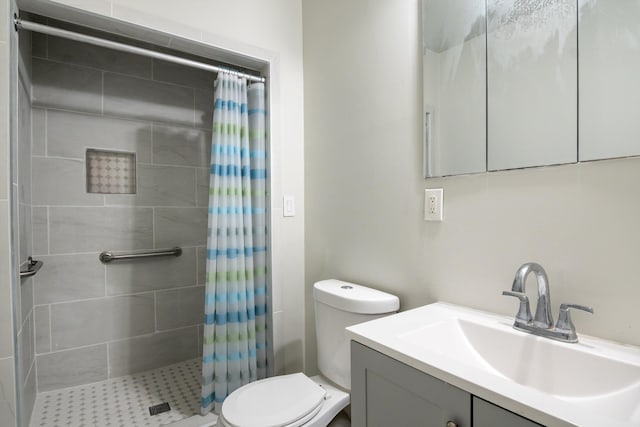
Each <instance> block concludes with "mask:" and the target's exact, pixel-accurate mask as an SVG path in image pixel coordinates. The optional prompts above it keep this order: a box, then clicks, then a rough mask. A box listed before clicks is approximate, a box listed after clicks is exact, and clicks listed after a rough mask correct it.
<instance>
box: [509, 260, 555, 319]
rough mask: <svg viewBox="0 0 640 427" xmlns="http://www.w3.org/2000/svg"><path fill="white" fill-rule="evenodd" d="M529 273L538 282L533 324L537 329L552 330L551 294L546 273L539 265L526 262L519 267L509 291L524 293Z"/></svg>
mask: <svg viewBox="0 0 640 427" xmlns="http://www.w3.org/2000/svg"><path fill="white" fill-rule="evenodd" d="M529 273H534V274H535V275H536V280H537V282H538V305H537V307H536V315H535V317H534V319H533V324H534V325H535V326H536V327H539V328H545V329H551V328H553V316H552V313H551V293H550V290H549V279H548V278H547V273H546V272H545V271H544V268H542V266H541V265H540V264H537V263H535V262H528V263H526V264H523V265H522V266H520V268H519V269H518V271H517V272H516V277H515V278H514V279H513V285H512V286H511V290H512V291H513V292H520V293H522V294H524V293H525V283H526V280H527V276H528V275H529Z"/></svg>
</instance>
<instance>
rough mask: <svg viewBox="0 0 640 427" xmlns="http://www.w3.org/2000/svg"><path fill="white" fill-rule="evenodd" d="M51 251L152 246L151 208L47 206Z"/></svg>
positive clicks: (75, 251)
mask: <svg viewBox="0 0 640 427" xmlns="http://www.w3.org/2000/svg"><path fill="white" fill-rule="evenodd" d="M49 226H50V230H49V236H50V242H49V246H50V252H51V254H62V253H78V252H102V251H105V250H114V251H117V250H128V249H146V248H152V247H153V209H151V208H113V207H73V208H67V207H50V208H49Z"/></svg>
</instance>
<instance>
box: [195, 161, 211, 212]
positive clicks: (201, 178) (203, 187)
mask: <svg viewBox="0 0 640 427" xmlns="http://www.w3.org/2000/svg"><path fill="white" fill-rule="evenodd" d="M210 179H211V173H210V169H209V168H206V169H205V168H198V169H197V170H196V203H197V205H198V206H201V207H208V206H209V181H210Z"/></svg>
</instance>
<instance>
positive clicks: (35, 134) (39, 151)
mask: <svg viewBox="0 0 640 427" xmlns="http://www.w3.org/2000/svg"><path fill="white" fill-rule="evenodd" d="M46 115H47V110H45V109H44V108H32V109H31V154H32V155H34V156H44V155H45V154H46V153H47V152H46V141H47V123H46Z"/></svg>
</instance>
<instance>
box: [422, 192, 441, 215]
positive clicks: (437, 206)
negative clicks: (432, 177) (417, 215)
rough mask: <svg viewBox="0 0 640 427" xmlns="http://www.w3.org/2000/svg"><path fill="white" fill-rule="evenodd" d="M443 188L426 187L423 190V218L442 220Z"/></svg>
mask: <svg viewBox="0 0 640 427" xmlns="http://www.w3.org/2000/svg"><path fill="white" fill-rule="evenodd" d="M443 195H444V190H443V189H442V188H427V189H425V190H424V220H425V221H442V218H443V211H444V203H443V200H444V197H443Z"/></svg>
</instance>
